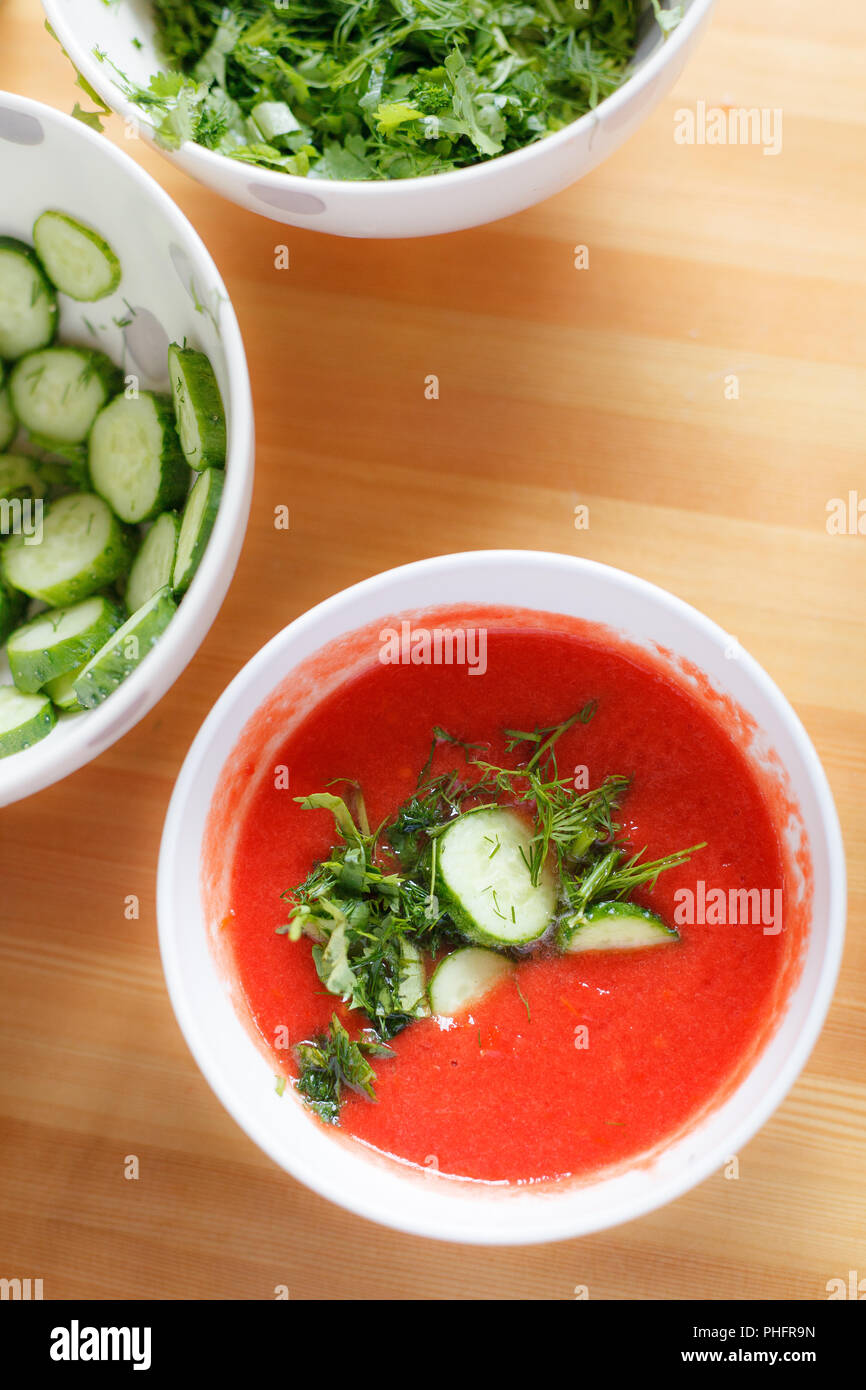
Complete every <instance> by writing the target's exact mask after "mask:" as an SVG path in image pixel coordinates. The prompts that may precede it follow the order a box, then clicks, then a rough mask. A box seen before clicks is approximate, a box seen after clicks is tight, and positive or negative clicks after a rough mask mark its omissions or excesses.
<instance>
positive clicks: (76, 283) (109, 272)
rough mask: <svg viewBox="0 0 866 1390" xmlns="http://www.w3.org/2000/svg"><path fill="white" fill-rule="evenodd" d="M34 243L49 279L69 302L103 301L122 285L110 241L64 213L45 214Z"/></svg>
mask: <svg viewBox="0 0 866 1390" xmlns="http://www.w3.org/2000/svg"><path fill="white" fill-rule="evenodd" d="M33 242H34V245H35V247H36V252H37V254H38V256H39V259H40V260H41V262H42V265H43V267H44V268H45V271H46V274H47V275H48V278H49V280H51V282H52V284H54V285H55V286H56V287H57V289H58V290H60V291H61V293H63V294H68V295H69V298H70V299H78V300H86V301H88V302H89V301H92V300H94V299H104V298H105V296H106V295H107V294H111V293H112V292H113V291H114V290H116V289H117V287H118V285H119V284H120V261H119V260H118V259H117V257H116V256H115V254H114V252H113V251H112V249H111V247H110V246H109V244H108V242H107V241H103V239H102V237H101V236H100V235H99V233H98V232H94V231H93V229H92V227H85V226H84V224H83V223H82V222H76V220H75V218H74V217H68V216H67V215H66V213H65V212H43V214H42V216H41V217H37V219H36V221H35V223H34V224H33Z"/></svg>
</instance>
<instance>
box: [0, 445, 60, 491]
mask: <svg viewBox="0 0 866 1390" xmlns="http://www.w3.org/2000/svg"><path fill="white" fill-rule="evenodd" d="M56 482H57V478H56V474H55V473H54V471H53V470H52V469H51V468H50V467H46V465H45V464H43V463H41V462H40V461H39V460H38V459H34V458H31V457H30V456H29V454H0V497H34V498H35V497H47V496H48V494H49V493H50V492H51V490H52V488H53V486H55V484H56Z"/></svg>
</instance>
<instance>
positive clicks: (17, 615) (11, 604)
mask: <svg viewBox="0 0 866 1390" xmlns="http://www.w3.org/2000/svg"><path fill="white" fill-rule="evenodd" d="M26 607H27V599H26V597H25V596H24V594H19V593H18V592H17V591H16V590H15V589H9V588H7V587H6V585H5V584H4V583H3V581H2V579H0V642H5V641H6V638H7V637H8V636H9V633H10V632H11V631H12V629H13V628H14V627H15V626H16V624H18V623H20V621H21V615H22V614H23V612H24V609H25V608H26Z"/></svg>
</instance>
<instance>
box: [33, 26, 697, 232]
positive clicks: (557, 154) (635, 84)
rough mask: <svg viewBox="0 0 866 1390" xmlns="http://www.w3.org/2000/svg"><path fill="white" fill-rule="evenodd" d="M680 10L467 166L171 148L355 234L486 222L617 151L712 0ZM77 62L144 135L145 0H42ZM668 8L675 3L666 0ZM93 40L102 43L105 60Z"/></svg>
mask: <svg viewBox="0 0 866 1390" xmlns="http://www.w3.org/2000/svg"><path fill="white" fill-rule="evenodd" d="M682 3H683V9H684V12H685V13H684V18H683V20H682V21H681V23H680V24H679V25H678V26H677V28H676V29H674V30H673V31H672V33H670V34H669V35H668V37H667V38H663V37H662V35H661V32H660V30H659V28H658V26H657V24H656V23H655V21H654V19H653V16H652V9H651V4H650V0H646V2H645V4H644V6H643V10H644V13H643V15H642V19H641V23H640V29H639V43H638V48H637V52H636V54H635V57H634V60H633V63H632V75H631V76H630V77H629V79H628V81H626V82H625V83H623V85H622V86H621V87H620V88H619V89H618V90H617V91H616V92H614V93H613V94H612V95H611V96H609V97H608V98H607V99H606V100H604V101H602V102H600V103H599V105H598V106H597V107H596V108H595V109H594V110H593V111H591V112H589V113H588V114H587V115H585V116H582V117H581V118H580V119H579V120H577V121H574V122H572V124H571V125H569V126H567V127H566V128H565V129H563V130H561V131H557V132H556V133H555V134H554V135H550V136H548V137H547V138H546V139H544V140H542V141H539V142H538V143H536V144H534V145H530V146H527V147H526V148H525V149H522V150H516V151H514V152H513V153H511V154H507V155H502V156H500V157H498V158H496V159H490V160H487V161H485V162H483V163H481V164H476V165H473V166H472V167H470V168H468V169H459V170H456V171H454V172H451V173H445V174H438V175H435V176H432V177H430V176H428V177H424V178H417V179H394V180H390V181H388V180H385V181H366V182H365V181H361V182H354V183H353V182H348V181H346V182H344V181H332V180H325V179H310V178H298V177H297V176H295V175H290V174H284V173H281V172H280V171H278V170H268V169H260V168H254V167H252V166H250V165H247V164H244V163H241V162H240V161H238V160H235V159H229V158H227V157H226V156H225V155H220V154H216V153H214V152H213V151H212V150H206V149H203V148H202V147H200V146H198V145H193V144H191V143H187V144H185V145H183V146H182V147H181V148H180V149H179V150H177V151H173V152H171V153H170V155H169V157H170V158H171V159H172V160H174V161H175V162H176V163H177V164H179V165H180V166H181V167H182V168H183V169H185V170H186V172H187V173H188V174H190V175H192V177H193V178H196V179H198V180H199V181H200V182H201V183H203V184H206V185H207V186H208V187H209V188H212V189H213V190H214V191H215V192H217V193H219V194H221V195H222V197H224V198H228V199H229V200H230V201H231V202H234V203H239V204H240V205H241V206H242V207H246V208H249V209H250V210H251V211H253V212H258V213H262V214H263V215H264V216H266V217H271V218H273V219H275V220H276V221H280V222H288V223H291V224H292V225H294V226H299V227H310V228H311V229H312V230H314V231H322V232H331V233H334V234H336V235H339V236H351V237H411V236H432V235H434V234H436V233H440V232H451V231H457V230H460V229H461V228H465V227H474V226H478V225H480V224H482V223H484V222H492V221H494V220H496V219H497V218H500V217H507V216H510V215H511V214H512V213H515V212H519V211H520V210H521V209H523V208H527V207H530V206H532V204H534V203H538V202H541V201H542V200H543V199H544V198H548V197H550V196H551V195H552V194H554V193H557V192H559V191H560V190H561V189H563V188H566V187H567V186H568V185H569V184H571V183H574V182H575V181H576V180H577V179H580V178H583V176H584V175H585V174H587V173H589V172H590V170H591V169H594V168H595V167H596V165H598V164H600V163H601V162H602V160H604V159H606V158H607V157H608V155H610V154H612V153H613V151H614V150H615V149H617V148H618V146H619V145H621V144H622V143H623V141H624V140H626V139H627V138H628V137H629V136H630V135H631V134H633V133H634V131H635V130H636V129H637V128H638V126H639V125H640V124H641V123H642V122H643V121H644V120H645V119H646V117H647V116H648V115H649V114H650V112H651V111H652V110H653V108H654V107H655V106H656V104H657V103H658V102H659V101H660V100H661V98H662V97H663V96H664V94H665V93H666V92H667V91H668V90H669V89H670V87H671V86H672V85H673V83H674V81H675V80H676V78H677V76H678V75H679V73H680V71H681V70H682V67H683V65H684V63H685V62H686V59H687V57H688V55H689V53H690V52H691V50H692V48H693V46H694V44H695V42H696V41H697V38H698V35H699V32H700V30H701V28H702V26H703V24H704V22H705V20H706V19H707V18H708V16H709V14H710V12H711V10H712V8H713V5H714V3H715V0H682ZM43 7H44V9H45V12H46V14H47V16H48V19H49V21H50V23H51V25H52V27H53V29H54V31H55V33H56V34H57V36H58V38H59V39H60V41H61V43H62V44H63V47H64V48H65V49H66V52H67V53H68V54H69V56H70V58H71V59H72V61H73V62H74V63H75V65H76V67H77V68H78V69H79V71H80V72H82V73H83V74H84V76H85V77H86V78H87V79H88V81H89V82H90V83H91V84H92V85H93V87H94V88H95V89H96V91H97V92H99V94H100V96H101V97H102V98H103V100H104V101H106V102H107V103H108V105H109V106H110V107H112V109H113V110H115V111H119V112H121V114H122V115H124V116H125V117H126V118H128V119H129V120H132V121H135V122H136V126H137V127H140V130H141V134H142V135H143V136H144V137H145V138H148V139H149V138H150V132H149V127H148V124H147V122H146V120H145V119H143V114H142V112H141V110H140V109H139V108H138V107H136V106H135V105H134V104H133V102H131V101H130V99H129V97H128V95H127V85H126V83H125V82H124V80H123V78H122V77H121V76H120V74H123V77H124V78H126V79H127V80H128V82H130V83H133V84H137V85H144V86H147V84H148V82H149V81H150V78H151V76H152V75H153V74H154V73H155V72H158V71H161V70H163V69H164V68H165V60H164V58H162V57H161V56H160V52H159V47H158V44H157V41H156V28H155V23H154V17H153V6H152V4H151V3H150V0H127V2H126V3H124V4H123V5H106V4H105V0H43ZM666 7H667V8H669V7H670V5H669V4H668V5H666ZM95 50H98V51H99V52H100V53H101V54H104V55H105V58H104V59H103V60H102V61H100V60H99V59H97V58H96V57H95Z"/></svg>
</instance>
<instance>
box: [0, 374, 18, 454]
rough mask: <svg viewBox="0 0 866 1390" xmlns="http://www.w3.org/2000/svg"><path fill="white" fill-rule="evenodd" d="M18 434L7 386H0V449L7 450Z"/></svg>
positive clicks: (16, 421)
mask: <svg viewBox="0 0 866 1390" xmlns="http://www.w3.org/2000/svg"><path fill="white" fill-rule="evenodd" d="M17 433H18V420H17V418H16V415H15V411H14V410H13V409H12V397H11V396H10V395H9V387H8V386H7V385H5V384H4V385H3V386H0V449H8V448H9V445H10V444H11V443H12V440H13V439H14V438H15V436H16V434H17Z"/></svg>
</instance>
